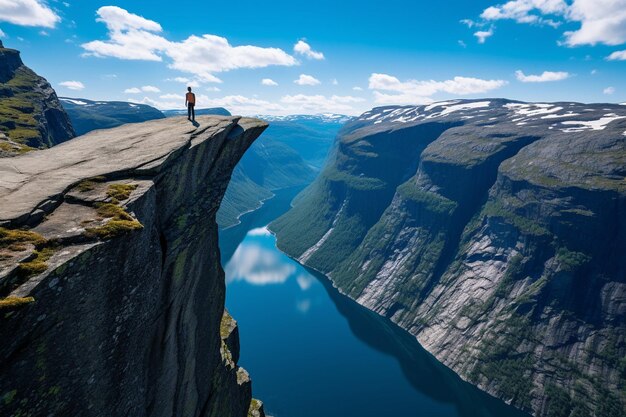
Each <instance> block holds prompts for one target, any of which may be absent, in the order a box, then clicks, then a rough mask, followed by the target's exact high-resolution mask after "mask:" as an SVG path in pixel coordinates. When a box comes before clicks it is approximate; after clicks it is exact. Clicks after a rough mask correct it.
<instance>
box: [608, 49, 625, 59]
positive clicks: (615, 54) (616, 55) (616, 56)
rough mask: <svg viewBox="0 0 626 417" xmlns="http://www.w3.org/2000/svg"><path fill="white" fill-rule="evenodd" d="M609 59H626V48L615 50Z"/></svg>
mask: <svg viewBox="0 0 626 417" xmlns="http://www.w3.org/2000/svg"><path fill="white" fill-rule="evenodd" d="M606 59H607V60H608V61H626V50H624V51H615V52H613V53H612V54H611V55H609V56H607V57H606Z"/></svg>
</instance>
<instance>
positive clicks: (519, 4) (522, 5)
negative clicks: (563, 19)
mask: <svg viewBox="0 0 626 417" xmlns="http://www.w3.org/2000/svg"><path fill="white" fill-rule="evenodd" d="M567 8H568V5H567V3H566V2H565V1H564V0H511V1H509V2H507V3H505V4H500V5H497V6H491V7H488V8H486V9H485V10H484V11H483V12H482V14H481V15H480V17H481V18H483V19H484V20H502V19H512V20H515V21H516V22H517V23H534V24H552V23H556V22H554V21H552V20H547V19H545V18H544V17H543V16H545V15H563V14H564V13H565V12H566V11H567Z"/></svg>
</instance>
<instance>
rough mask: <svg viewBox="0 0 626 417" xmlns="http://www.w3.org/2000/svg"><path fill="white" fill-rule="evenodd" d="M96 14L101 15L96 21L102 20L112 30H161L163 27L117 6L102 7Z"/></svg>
mask: <svg viewBox="0 0 626 417" xmlns="http://www.w3.org/2000/svg"><path fill="white" fill-rule="evenodd" d="M96 14H97V15H98V16H99V17H98V18H97V19H96V22H102V23H104V24H105V25H106V27H107V29H109V31H111V32H123V31H125V30H147V31H148V32H161V31H163V28H162V27H161V25H160V24H158V23H157V22H155V21H153V20H148V19H146V18H144V17H142V16H139V15H136V14H133V13H129V12H128V11H126V10H124V9H122V8H121V7H117V6H104V7H100V8H99V9H98V10H97V11H96Z"/></svg>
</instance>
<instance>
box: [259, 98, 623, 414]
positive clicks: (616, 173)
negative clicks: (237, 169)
mask: <svg viewBox="0 0 626 417" xmlns="http://www.w3.org/2000/svg"><path fill="white" fill-rule="evenodd" d="M625 167H626V106H620V105H615V104H595V105H588V104H580V103H521V102H512V101H508V100H500V99H497V100H489V99H487V100H469V101H452V102H446V103H434V104H432V105H429V106H419V107H383V108H377V109H374V110H372V111H370V112H367V113H365V114H363V115H362V116H361V117H359V118H358V119H356V120H355V121H353V122H351V123H350V124H349V125H347V126H346V128H345V129H344V131H343V132H342V134H341V135H340V137H339V139H338V141H337V143H336V149H335V153H334V155H333V157H332V158H331V160H330V162H329V163H328V165H327V166H326V168H325V170H324V171H323V173H322V174H321V175H320V177H319V178H318V180H317V181H316V182H315V183H314V184H313V185H312V186H311V187H310V188H309V189H308V190H307V191H305V192H304V193H303V194H302V195H301V196H300V197H299V198H298V199H297V204H296V205H295V207H294V208H293V209H292V210H291V211H290V212H288V213H287V214H285V215H284V216H283V217H282V218H280V219H278V220H277V221H276V222H275V223H273V224H272V225H271V226H270V227H271V229H272V230H273V231H275V232H276V233H277V237H278V244H279V246H280V247H281V248H282V249H285V250H286V251H287V252H288V253H289V254H290V255H292V256H294V257H297V258H299V259H300V261H301V262H303V263H306V264H307V265H309V266H311V267H314V268H316V269H318V270H320V271H323V272H325V273H326V274H328V275H329V276H330V278H331V279H332V280H333V282H334V283H335V285H337V286H338V288H339V289H340V290H341V291H342V292H344V293H346V294H348V295H350V296H351V297H352V298H354V299H355V300H357V301H358V302H359V303H360V304H362V305H364V306H366V307H368V308H370V309H372V310H373V311H376V312H377V313H379V314H381V315H384V316H386V317H389V318H391V319H392V320H393V321H394V322H396V323H397V324H399V325H400V326H402V327H403V328H405V329H407V330H408V331H409V332H411V333H412V334H413V335H415V336H416V337H417V339H418V340H419V341H420V343H421V344H422V345H423V346H424V347H425V348H426V349H427V350H428V351H430V352H431V353H433V354H434V355H435V356H436V357H437V358H438V359H439V360H440V361H441V362H443V363H444V364H446V365H447V366H449V367H450V368H452V369H453V370H454V371H456V372H457V373H459V374H460V375H461V376H462V377H463V378H465V379H466V380H469V381H470V382H473V383H474V384H476V385H478V386H479V387H481V388H482V389H484V390H486V391H488V392H489V393H491V394H493V395H496V396H498V397H500V398H502V399H504V400H506V401H507V402H511V403H512V404H513V405H515V406H517V407H519V408H521V409H524V410H528V411H531V412H533V413H534V414H536V415H540V416H570V415H576V416H578V415H598V416H599V415H602V416H623V415H626V409H625V408H624V407H625V406H624V404H625V403H626V394H625V392H626V391H625V388H626V340H625V338H626V320H624V317H625V316H624V314H625V313H626V297H625V294H626V293H625V291H626V260H625V259H626V258H625V257H624V255H623V254H624V253H626V230H625V226H624V218H625V214H624V213H625V212H626V182H625V181H626V180H625V175H626V171H625Z"/></svg>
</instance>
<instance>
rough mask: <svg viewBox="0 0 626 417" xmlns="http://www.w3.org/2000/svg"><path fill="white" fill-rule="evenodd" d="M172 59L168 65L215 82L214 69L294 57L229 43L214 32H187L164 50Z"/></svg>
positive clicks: (287, 63)
mask: <svg viewBox="0 0 626 417" xmlns="http://www.w3.org/2000/svg"><path fill="white" fill-rule="evenodd" d="M166 53H167V55H168V56H169V57H170V58H171V59H172V60H173V62H172V64H171V65H170V67H171V68H173V69H177V70H180V71H183V72H189V73H192V74H196V75H197V76H198V77H200V78H201V79H203V80H206V81H207V82H210V81H213V82H216V81H217V78H216V77H215V76H213V75H212V73H214V72H224V71H230V70H234V69H238V68H263V67H268V66H270V65H282V66H292V65H296V60H295V58H294V57H292V56H291V55H288V54H287V53H285V52H284V51H283V50H281V49H278V48H261V47H258V46H251V45H246V46H231V45H230V44H229V43H228V40H227V39H226V38H222V37H219V36H215V35H203V36H202V37H198V36H190V37H189V38H187V39H186V40H184V41H183V42H178V43H175V45H174V46H173V47H171V48H169V49H168V50H167V51H166Z"/></svg>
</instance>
